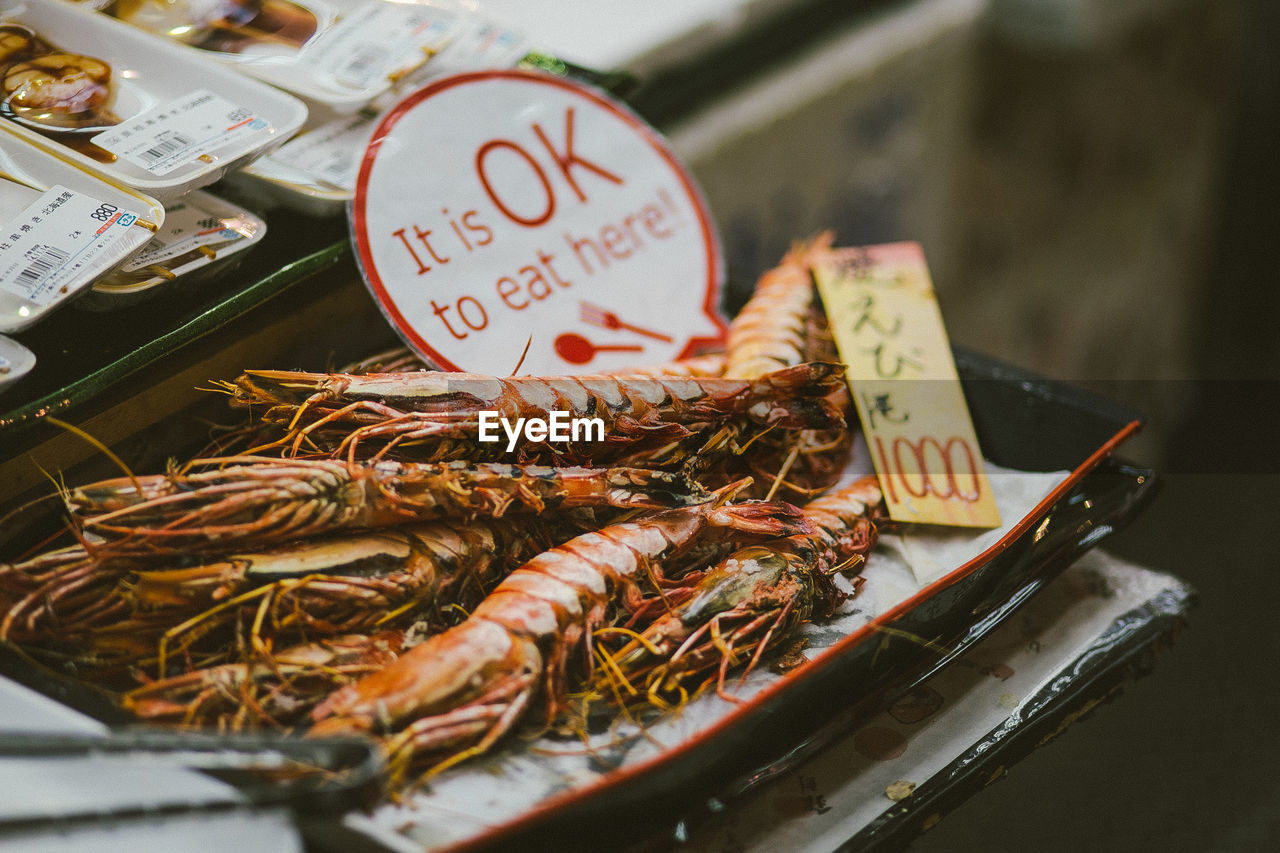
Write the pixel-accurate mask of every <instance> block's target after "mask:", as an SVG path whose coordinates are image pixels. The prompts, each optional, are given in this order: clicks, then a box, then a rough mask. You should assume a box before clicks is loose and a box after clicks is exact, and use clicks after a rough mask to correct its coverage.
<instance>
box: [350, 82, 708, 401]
mask: <svg viewBox="0 0 1280 853" xmlns="http://www.w3.org/2000/svg"><path fill="white" fill-rule="evenodd" d="M350 213H351V229H352V237H353V240H354V242H355V245H356V252H357V257H358V259H359V264H360V268H361V272H362V273H363V275H364V279H365V282H366V284H368V286H369V289H370V291H371V292H372V293H373V296H374V298H375V299H376V300H377V302H378V305H379V307H380V308H381V309H382V311H383V313H384V314H385V315H386V317H387V319H388V320H389V321H390V322H391V323H392V324H393V325H394V326H395V328H396V330H397V331H398V332H399V333H400V335H401V337H403V338H404V340H405V341H406V342H407V343H409V345H410V346H412V347H413V348H414V349H415V350H416V351H417V352H418V354H419V355H421V356H423V357H424V358H426V359H428V360H429V361H430V362H432V363H433V364H435V365H436V366H438V367H440V368H443V369H447V370H468V371H471V372H476V373H491V374H498V375H505V374H508V373H510V372H512V371H513V370H514V369H515V368H516V366H517V364H518V363H520V359H521V356H522V354H523V355H524V361H523V363H521V367H520V370H521V372H522V373H540V374H556V373H595V372H605V371H611V370H618V369H621V368H625V367H628V366H638V365H644V364H653V363H659V362H663V361H669V360H672V359H676V358H683V357H687V356H689V355H692V354H694V353H696V352H697V351H699V350H700V349H705V348H707V347H708V346H710V345H712V344H714V343H716V342H718V341H720V340H722V339H723V336H724V333H725V326H724V321H723V320H722V319H721V317H720V315H719V313H718V310H717V306H718V303H719V296H720V286H721V283H722V263H721V260H720V250H719V242H718V240H717V239H716V234H715V230H714V228H713V226H712V223H711V217H710V215H709V214H708V212H707V208H706V204H705V202H704V201H703V199H702V195H701V193H700V192H699V191H698V189H697V187H696V186H695V184H694V181H693V179H692V178H691V177H690V175H689V174H688V172H687V171H686V170H685V169H684V167H683V166H681V164H680V163H679V161H678V160H677V159H676V157H675V155H674V154H673V153H672V151H671V150H670V149H669V148H668V147H667V145H666V143H665V142H664V141H663V139H662V138H661V137H660V136H659V135H658V133H657V132H656V131H655V130H653V129H652V128H651V127H649V126H648V125H647V124H645V123H644V121H642V120H641V119H640V118H638V117H637V116H636V115H635V114H633V113H632V112H630V111H629V110H628V109H626V108H625V107H623V106H622V105H620V104H619V103H617V102H616V101H614V100H612V99H611V98H609V97H608V96H607V95H605V94H603V93H602V92H599V91H596V90H594V89H590V88H587V87H586V86H583V85H580V84H577V83H574V82H570V81H567V80H564V79H562V78H559V77H553V76H550V75H546V74H541V73H535V72H528V71H519V70H504V71H483V72H474V73H468V74H458V75H454V76H451V77H444V78H441V79H439V80H436V81H434V82H432V83H431V84H429V85H428V86H426V87H424V88H423V89H420V90H418V91H417V92H415V93H414V94H412V95H410V96H409V97H408V98H406V99H405V100H404V101H402V102H401V103H400V104H398V105H397V106H396V107H395V108H394V109H392V110H391V111H390V112H388V113H387V115H385V116H384V117H383V118H382V120H381V122H380V124H379V126H378V128H377V130H376V131H375V132H374V134H373V138H372V141H371V142H370V144H369V147H368V149H367V151H366V152H365V156H364V160H363V162H362V164H361V167H360V173H359V177H358V179H357V184H356V192H355V198H354V200H353V202H352V205H351V211H350ZM526 347H527V352H526Z"/></svg>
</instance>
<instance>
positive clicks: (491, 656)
mask: <svg viewBox="0 0 1280 853" xmlns="http://www.w3.org/2000/svg"><path fill="white" fill-rule="evenodd" d="M713 529H716V530H720V531H722V532H723V533H726V534H729V535H737V536H750V535H754V536H762V535H763V536H768V535H770V532H782V531H785V532H788V533H794V532H798V531H801V530H807V529H808V528H807V525H806V524H804V523H802V522H801V521H800V517H799V514H798V513H797V512H795V511H794V510H793V509H792V508H790V507H787V506H786V505H785V504H748V505H740V506H717V505H712V504H704V505H702V506H697V507H688V508H684V509H675V510H668V511H666V512H662V513H658V514H656V515H652V516H649V517H646V518H642V519H639V520H637V521H634V522H626V523H622V524H614V525H610V526H608V527H605V528H603V529H601V530H599V531H597V532H595V533H587V534H584V535H582V536H579V537H576V538H574V539H571V540H569V541H568V542H566V543H565V544H564V545H561V546H559V547H558V548H553V549H551V550H550V551H547V552H544V553H543V554H540V555H538V556H537V557H535V558H533V559H532V560H530V561H529V562H528V563H526V564H525V565H524V566H522V567H521V568H519V569H517V570H516V571H514V572H512V574H511V575H510V576H509V577H508V578H506V579H505V580H504V581H502V583H500V584H499V585H498V586H497V587H496V588H495V589H494V591H493V592H492V593H490V595H489V596H488V597H487V598H486V599H485V600H484V601H483V602H482V603H481V604H480V606H479V607H477V608H476V609H475V610H474V611H473V612H472V614H471V616H470V617H469V618H468V619H467V620H466V621H465V622H463V623H462V624H460V625H458V626H456V627H454V628H451V629H449V630H448V631H446V632H444V633H443V634H438V635H436V636H434V637H431V638H429V639H428V640H426V641H425V642H424V643H422V644H421V645H420V646H417V647H415V648H414V649H412V650H410V651H409V652H407V653H406V654H404V655H403V656H401V658H400V659H399V660H398V661H397V662H396V663H395V664H392V665H391V666H389V667H387V668H386V669H384V670H382V671H380V672H377V673H374V674H373V675H370V676H368V677H367V678H364V679H361V680H360V681H358V682H356V683H355V684H353V685H351V686H349V687H346V688H343V689H342V690H340V691H338V692H337V693H335V694H333V696H331V697H329V699H327V700H326V701H325V702H324V703H323V704H322V705H320V706H319V707H318V708H317V709H316V710H315V711H314V712H313V713H312V718H313V720H315V722H316V724H315V726H314V727H313V729H312V734H313V735H324V734H334V733H338V732H352V731H354V732H382V733H386V732H393V731H397V730H403V731H402V732H401V734H400V735H398V736H397V737H396V738H394V739H393V740H392V741H391V743H390V746H389V749H390V751H391V752H392V754H393V756H399V760H402V761H407V758H408V757H409V756H411V755H413V754H416V753H420V752H439V751H441V750H461V752H456V753H455V755H454V757H453V758H451V759H449V760H448V762H449V763H451V762H452V761H453V760H456V759H458V758H461V757H465V756H467V755H471V754H475V753H476V752H478V751H484V750H485V749H487V748H488V746H489V745H490V744H492V743H493V742H494V741H495V740H496V739H497V738H498V737H499V736H501V734H502V733H504V732H505V731H507V730H508V729H510V727H511V726H512V725H514V723H515V721H516V720H517V719H518V718H519V717H520V716H521V715H522V714H523V713H524V711H525V710H526V708H527V707H528V705H529V703H530V701H531V699H532V696H533V694H534V692H535V689H536V688H537V687H538V685H539V684H541V686H542V689H543V692H544V699H545V701H546V704H547V714H548V720H549V719H550V718H551V717H552V716H554V714H555V713H556V712H557V710H558V709H559V708H560V706H561V703H562V702H563V700H564V696H565V693H566V690H567V669H568V664H569V659H570V656H571V655H572V653H573V652H574V651H575V650H580V651H582V652H583V653H584V658H585V661H586V666H587V668H588V671H589V670H590V666H591V657H592V655H591V647H592V646H591V638H592V632H593V630H594V629H595V628H596V627H599V626H600V625H601V624H603V622H604V621H605V620H606V619H607V618H608V616H609V613H610V611H611V610H612V609H613V607H614V606H615V605H616V604H617V603H618V602H619V601H620V600H621V599H622V598H623V597H624V596H625V595H626V593H627V591H628V590H634V589H636V588H638V587H639V585H640V584H642V583H643V582H644V581H645V580H646V579H647V578H648V577H649V576H650V575H651V574H653V573H656V574H659V575H660V574H661V571H662V570H661V566H662V565H663V564H664V562H665V561H669V560H671V559H673V558H674V557H675V556H676V555H679V554H680V553H682V552H683V551H684V550H685V549H687V548H688V547H689V546H690V545H691V544H693V543H694V542H695V541H696V540H697V539H698V538H699V537H701V536H703V535H705V534H706V533H708V532H710V531H711V530H713Z"/></svg>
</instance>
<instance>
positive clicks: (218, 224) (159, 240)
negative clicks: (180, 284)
mask: <svg viewBox="0 0 1280 853" xmlns="http://www.w3.org/2000/svg"><path fill="white" fill-rule="evenodd" d="M237 228H245V224H244V220H243V219H240V218H239V217H228V218H223V217H221V216H217V215H215V214H213V213H211V212H210V211H207V210H204V209H203V208H200V207H197V206H196V205H195V204H190V203H187V202H186V201H183V202H178V203H177V204H174V205H173V206H171V207H170V208H169V209H168V210H167V211H166V212H165V217H164V227H163V228H161V229H160V232H159V233H158V234H156V235H155V236H154V237H152V238H151V242H149V243H147V245H145V246H143V247H142V251H140V252H138V254H136V255H134V256H133V257H132V258H130V259H129V260H127V261H125V262H124V264H123V265H121V267H120V269H122V270H124V271H125V272H132V271H133V270H139V269H142V268H144V267H149V266H151V265H153V264H162V263H164V262H166V261H171V260H174V259H175V258H179V257H181V256H182V255H185V254H187V253H189V252H192V251H194V250H195V249H198V248H200V247H201V246H216V247H217V253H218V254H219V255H220V254H222V253H223V251H224V250H229V249H230V247H231V246H233V245H234V244H236V243H239V242H240V241H242V240H246V239H248V237H249V236H251V235H252V234H253V231H252V230H250V229H251V228H252V226H250V229H246V232H245V233H241V232H240V231H237V230H236V229H237ZM209 260H213V258H210V259H209ZM187 263H189V261H187ZM183 265H184V266H185V263H184V264H183ZM177 269H179V268H178V267H174V268H171V271H177Z"/></svg>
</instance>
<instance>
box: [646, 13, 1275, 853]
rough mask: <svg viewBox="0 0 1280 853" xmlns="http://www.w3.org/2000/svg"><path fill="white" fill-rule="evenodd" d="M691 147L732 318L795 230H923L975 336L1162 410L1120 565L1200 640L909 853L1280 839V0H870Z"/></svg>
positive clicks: (723, 105)
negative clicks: (1185, 620)
mask: <svg viewBox="0 0 1280 853" xmlns="http://www.w3.org/2000/svg"><path fill="white" fill-rule="evenodd" d="M668 130H669V131H670V132H671V134H672V139H673V141H674V143H675V144H676V146H677V148H678V149H679V150H681V151H682V153H684V154H685V155H686V156H687V157H688V158H689V159H690V160H691V161H692V163H693V164H694V168H695V171H696V173H697V175H698V177H699V179H700V180H701V181H702V184H703V186H704V188H705V190H706V192H707V195H708V197H709V199H710V202H711V205H712V208H713V210H714V212H715V214H716V216H717V218H718V221H719V223H720V226H721V228H722V232H723V235H724V241H725V253H726V257H727V259H728V263H729V268H730V274H731V279H732V281H731V293H730V300H731V302H734V303H735V304H737V303H740V302H741V300H743V299H745V297H746V294H747V293H748V291H749V288H750V286H751V282H752V281H753V280H754V276H755V275H756V274H758V272H759V271H760V270H761V269H765V268H767V267H768V266H770V265H771V264H773V263H774V262H775V261H776V259H777V258H778V257H779V256H780V255H781V253H782V252H783V251H784V250H785V248H786V246H787V243H788V241H789V240H791V239H793V238H795V237H798V236H802V235H805V234H808V233H812V232H814V231H816V230H819V229H822V228H834V229H835V230H836V232H837V235H838V238H839V242H841V243H843V244H857V243H866V242H879V241H887V240H900V239H911V240H917V241H919V242H921V243H922V244H924V247H925V250H926V253H927V255H928V257H929V259H930V265H931V268H932V271H933V275H934V281H935V285H936V289H937V292H938V296H939V300H940V301H941V303H942V307H943V312H944V316H945V318H946V322H947V325H948V328H949V331H950V332H951V335H952V337H953V339H954V340H955V341H956V342H957V343H960V344H964V345H967V346H970V347H973V348H975V349H978V350H981V351H983V352H986V353H988V354H990V355H994V356H997V357H999V358H1002V359H1005V360H1007V361H1009V362H1012V363H1014V364H1016V365H1018V366H1021V367H1025V368H1029V369H1032V370H1034V371H1037V372H1039V373H1042V374H1044V375H1047V376H1051V377H1054V378H1058V379H1062V380H1065V381H1069V382H1074V383H1078V384H1084V385H1088V386H1091V387H1093V388H1095V389H1096V390H1099V391H1100V392H1102V393H1103V394H1106V395H1107V396H1110V397H1112V398H1115V399H1119V400H1121V401H1123V402H1127V403H1130V404H1132V405H1134V406H1136V407H1137V408H1139V409H1140V410H1142V411H1143V412H1144V413H1145V415H1146V417H1147V427H1146V429H1145V430H1144V434H1143V435H1142V436H1141V437H1140V439H1139V440H1138V441H1136V442H1134V443H1133V444H1131V445H1130V446H1128V447H1127V448H1126V449H1125V452H1126V453H1127V454H1128V455H1129V456H1130V457H1131V458H1134V459H1136V460H1138V461H1141V462H1143V463H1146V464H1150V465H1154V466H1156V467H1157V468H1159V469H1160V470H1161V471H1162V472H1163V474H1164V477H1163V479H1164V489H1163V493H1162V494H1161V495H1160V496H1159V497H1158V498H1157V500H1156V501H1155V503H1154V504H1153V505H1152V506H1151V508H1150V509H1149V510H1148V511H1147V512H1146V514H1145V515H1144V516H1142V517H1141V518H1140V519H1139V520H1138V521H1137V522H1136V523H1135V524H1134V525H1133V526H1132V527H1131V528H1130V529H1128V530H1126V531H1124V532H1123V533H1122V534H1121V535H1119V536H1118V537H1117V538H1115V539H1114V540H1111V544H1110V545H1109V546H1108V547H1110V548H1111V549H1113V550H1115V551H1117V552H1118V553H1120V554H1121V555H1123V556H1126V557H1128V558H1130V559H1132V560H1135V561H1137V562H1139V563H1143V564H1146V565H1150V566H1153V567H1155V568H1158V569H1162V570H1165V571H1170V572H1173V573H1175V574H1178V575H1179V576H1181V577H1183V578H1185V579H1187V580H1189V581H1190V582H1191V583H1192V584H1194V585H1195V586H1196V587H1197V589H1198V590H1199V591H1200V605H1199V607H1198V609H1197V610H1196V611H1195V612H1194V613H1193V615H1192V618H1191V621H1190V625H1189V627H1188V628H1187V630H1186V631H1185V632H1183V634H1182V635H1181V636H1180V637H1179V638H1178V641H1177V642H1176V643H1175V645H1174V647H1173V648H1172V649H1170V650H1167V653H1165V654H1163V655H1162V656H1161V658H1160V661H1159V663H1158V665H1157V667H1156V671H1155V673H1154V675H1152V676H1151V677H1149V678H1147V679H1144V680H1142V681H1140V682H1137V683H1135V684H1133V685H1132V686H1130V687H1129V688H1128V689H1127V690H1126V691H1125V695H1124V696H1123V697H1122V698H1119V699H1118V700H1117V701H1115V702H1112V703H1110V704H1108V705H1107V706H1105V707H1104V708H1102V709H1101V710H1099V711H1098V712H1097V713H1096V714H1093V715H1091V717H1092V718H1091V719H1089V720H1088V721H1087V722H1085V723H1081V724H1077V725H1075V726H1073V727H1072V728H1071V730H1070V731H1068V732H1067V733H1066V734H1065V735H1063V736H1062V737H1060V738H1059V739H1058V740H1057V741H1056V742H1055V743H1053V744H1052V745H1050V746H1048V747H1046V748H1045V749H1042V750H1040V751H1038V752H1037V753H1035V754H1033V755H1032V756H1031V757H1030V758H1029V759H1028V760H1026V761H1024V762H1022V763H1021V764H1019V765H1018V766H1016V767H1014V768H1011V769H1010V771H1009V775H1008V778H1009V779H1011V780H1013V781H1012V782H1010V781H1005V782H1003V783H1001V784H995V785H992V786H991V788H990V789H989V790H987V791H985V792H983V793H982V794H981V795H979V796H977V797H974V798H973V799H972V800H971V801H969V802H968V803H966V804H965V805H964V806H962V807H961V808H960V809H959V810H958V811H957V812H956V813H955V814H953V815H951V816H949V817H947V818H946V819H945V820H943V821H941V822H940V823H939V824H938V825H937V826H935V827H934V828H933V829H932V830H930V832H929V833H928V834H927V835H926V836H925V837H924V838H923V839H921V840H920V841H919V842H918V843H917V845H916V848H917V849H920V850H924V851H946V850H976V849H981V850H1011V851H1012V850H1080V849H1100V850H1196V851H1199V850H1271V849H1275V845H1276V844H1277V843H1280V780H1278V779H1277V775H1276V773H1275V771H1276V769H1277V768H1280V740H1278V739H1277V738H1276V737H1275V733H1274V730H1273V728H1274V720H1275V715H1276V709H1277V708H1280V688H1277V686H1276V681H1275V677H1274V675H1275V671H1276V662H1277V661H1280V640H1278V639H1277V632H1276V630H1275V628H1274V626H1275V624H1276V617H1275V604H1274V602H1276V601H1277V600H1280V557H1277V554H1276V551H1277V549H1276V548H1275V546H1274V544H1273V540H1272V538H1271V536H1272V532H1273V529H1274V527H1275V522H1274V520H1273V517H1274V515H1275V513H1276V512H1277V509H1278V508H1280V488H1278V487H1280V454H1277V451H1276V447H1275V445H1276V441H1277V438H1278V437H1280V430H1278V429H1277V423H1280V393H1278V389H1280V382H1278V381H1277V380H1278V379H1280V343H1278V338H1280V275H1278V274H1277V268H1278V266H1280V213H1278V211H1280V168H1278V167H1277V163H1276V160H1277V155H1278V154H1280V3H1277V2H1275V0H1129V2H1117V0H990V2H986V0H913V2H899V3H881V4H863V8H862V11H860V12H859V13H858V14H857V15H855V16H852V17H845V18H842V19H840V20H839V21H837V20H836V19H834V18H833V19H832V20H831V23H830V26H829V27H828V28H827V30H826V31H825V32H824V33H823V34H822V35H821V37H818V38H815V39H814V40H813V42H812V44H810V46H809V47H807V48H806V49H805V50H802V51H798V52H796V53H795V54H794V55H792V56H791V58H788V59H787V60H785V61H779V62H777V63H775V64H774V65H771V66H770V67H769V68H768V70H767V71H766V72H763V73H760V74H758V75H756V76H754V77H752V78H750V79H748V80H746V81H745V82H743V83H742V84H741V85H738V86H736V87H732V88H730V89H729V90H728V91H726V92H723V93H720V94H719V95H717V96H716V97H714V98H708V99H707V100H706V101H705V105H704V106H702V107H700V108H699V109H697V110H695V111H693V112H692V113H690V114H688V115H686V116H684V117H682V118H681V119H680V120H679V121H678V122H675V123H674V124H673V125H672V126H670V127H669V128H668Z"/></svg>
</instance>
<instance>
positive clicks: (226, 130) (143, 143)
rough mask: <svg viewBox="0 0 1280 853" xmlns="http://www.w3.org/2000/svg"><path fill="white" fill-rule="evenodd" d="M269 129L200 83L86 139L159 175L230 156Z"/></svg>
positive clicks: (262, 141) (262, 137) (252, 146)
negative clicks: (198, 86) (165, 101)
mask: <svg viewBox="0 0 1280 853" xmlns="http://www.w3.org/2000/svg"><path fill="white" fill-rule="evenodd" d="M272 133H274V130H273V128H272V127H271V124H270V123H269V122H268V121H267V120H266V119H264V118H262V117H260V116H257V115H255V114H254V113H253V111H251V110H249V109H246V108H245V107H241V106H239V105H237V104H235V103H233V102H231V101H228V100H227V99H226V98H223V97H222V96H220V95H215V94H214V93H213V92H210V91H209V90H208V89H199V90H197V91H195V92H192V93H190V94H188V95H184V96H183V97H181V98H178V99H177V100H174V101H170V102H168V103H165V104H161V105H160V106H158V107H155V108H154V109H151V110H148V111H147V112H145V113H142V114H140V115H138V116H135V117H134V118H132V119H130V120H129V121H127V122H121V123H120V124H118V125H116V126H115V127H113V128H111V129H110V130H107V131H103V132H102V133H99V134H97V135H96V136H94V137H93V139H92V140H91V141H92V142H93V144H94V145H97V146H98V147H99V148H104V149H106V150H107V151H110V152H111V153H112V154H115V155H116V156H117V157H119V158H120V159H121V160H124V161H126V162H129V163H132V164H134V165H135V166H140V167H141V168H143V169H146V170H147V171H148V172H150V173H151V174H153V175H157V176H159V175H167V174H169V173H170V172H174V171H177V170H178V169H181V168H183V167H184V166H191V165H192V164H193V163H195V162H197V161H205V162H207V163H212V162H214V160H222V161H227V160H234V159H235V158H237V157H239V156H241V155H243V154H247V153H248V152H250V151H252V150H254V149H255V148H258V147H259V146H261V145H264V144H265V143H266V141H267V138H268V137H269V136H270V135H271V134H272Z"/></svg>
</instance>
